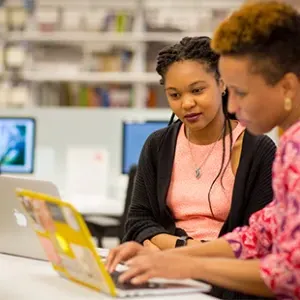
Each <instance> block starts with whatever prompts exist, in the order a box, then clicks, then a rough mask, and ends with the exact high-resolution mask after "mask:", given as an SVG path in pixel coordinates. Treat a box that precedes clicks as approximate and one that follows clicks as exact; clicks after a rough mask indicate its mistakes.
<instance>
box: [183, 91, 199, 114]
mask: <svg viewBox="0 0 300 300" xmlns="http://www.w3.org/2000/svg"><path fill="white" fill-rule="evenodd" d="M181 101H182V108H183V109H184V110H186V111H189V110H190V109H192V108H193V107H194V106H196V101H195V100H194V98H193V95H185V96H182V100H181Z"/></svg>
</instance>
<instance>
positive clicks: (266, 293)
mask: <svg viewBox="0 0 300 300" xmlns="http://www.w3.org/2000/svg"><path fill="white" fill-rule="evenodd" d="M259 263H260V262H259V260H238V259H228V258H203V259H198V258H197V259H195V267H194V270H193V274H192V277H193V278H195V279H200V280H204V281H206V282H209V283H211V284H215V285H218V286H222V287H224V288H227V289H230V290H236V291H239V292H242V293H245V294H253V295H257V296H263V297H274V294H273V293H272V291H271V290H270V289H269V288H268V287H267V286H266V284H265V283H264V281H263V280H262V278H261V276H260V267H259Z"/></svg>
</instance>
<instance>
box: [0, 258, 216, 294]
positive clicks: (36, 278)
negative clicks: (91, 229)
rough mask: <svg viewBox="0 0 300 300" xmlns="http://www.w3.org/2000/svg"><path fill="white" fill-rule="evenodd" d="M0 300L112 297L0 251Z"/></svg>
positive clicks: (46, 266)
mask: <svg viewBox="0 0 300 300" xmlns="http://www.w3.org/2000/svg"><path fill="white" fill-rule="evenodd" d="M0 266H1V272H0V299H9V300H21V299H22V300H24V299H26V300H41V299H43V300H54V299H55V300H60V299H61V300H79V299H80V300H82V299H84V300H89V299H91V300H94V299H95V300H96V299H112V298H111V297H109V296H105V295H104V294H99V293H97V292H94V291H92V290H90V289H88V288H85V287H81V286H79V285H76V284H74V283H72V282H69V281H67V280H65V279H62V278H60V277H59V276H58V275H57V273H55V271H54V270H53V269H52V267H51V265H50V264H49V263H47V262H41V261H36V260H31V259H27V258H20V257H13V256H8V255H3V254H0ZM183 297H184V299H187V300H196V299H197V300H202V299H203V300H205V299H207V300H209V299H215V298H212V297H210V296H207V295H204V294H199V293H198V294H191V295H178V296H165V295H162V296H155V298H154V297H142V298H140V297H135V298H132V299H136V300H139V299H155V300H162V299H173V300H181V299H183Z"/></svg>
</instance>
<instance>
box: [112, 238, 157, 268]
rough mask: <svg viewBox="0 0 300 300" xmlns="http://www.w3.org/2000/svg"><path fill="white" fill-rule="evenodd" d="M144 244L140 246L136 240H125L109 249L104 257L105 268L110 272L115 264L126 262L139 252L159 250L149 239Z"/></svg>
mask: <svg viewBox="0 0 300 300" xmlns="http://www.w3.org/2000/svg"><path fill="white" fill-rule="evenodd" d="M144 244H145V246H142V245H140V244H138V243H136V242H127V243H124V244H121V245H120V246H118V247H116V248H114V249H111V250H110V251H109V254H108V257H107V259H106V268H107V270H108V271H109V272H110V273H112V272H113V271H115V269H116V266H117V265H118V264H119V263H121V262H126V261H127V260H128V259H131V258H133V257H134V256H136V255H138V254H141V253H149V252H153V251H158V250H159V248H157V247H156V246H155V245H154V244H152V243H151V242H150V241H145V242H144Z"/></svg>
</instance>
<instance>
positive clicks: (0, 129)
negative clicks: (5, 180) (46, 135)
mask: <svg viewBox="0 0 300 300" xmlns="http://www.w3.org/2000/svg"><path fill="white" fill-rule="evenodd" d="M35 130H36V124H35V119H33V118H26V117H0V173H10V174H14V173H33V169H34V152H35Z"/></svg>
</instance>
